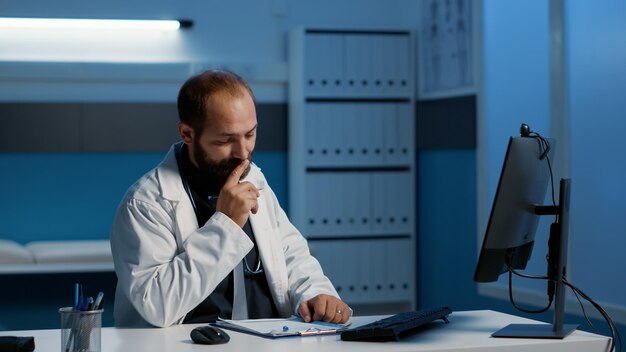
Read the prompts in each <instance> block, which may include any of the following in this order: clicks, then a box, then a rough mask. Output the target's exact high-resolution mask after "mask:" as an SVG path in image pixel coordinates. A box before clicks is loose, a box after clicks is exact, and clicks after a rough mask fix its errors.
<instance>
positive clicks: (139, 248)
mask: <svg viewBox="0 0 626 352" xmlns="http://www.w3.org/2000/svg"><path fill="white" fill-rule="evenodd" d="M246 181H249V182H251V183H252V184H254V185H255V186H257V188H259V189H260V194H261V195H260V197H259V199H258V201H259V209H258V212H257V214H251V215H250V224H251V226H252V230H253V231H254V235H255V239H256V242H257V246H258V249H259V254H260V256H261V260H262V262H263V267H264V269H265V275H266V277H267V281H268V284H269V287H270V291H271V294H272V298H273V299H274V303H275V304H276V307H277V308H278V312H279V314H280V315H281V316H282V317H287V316H290V315H293V314H297V308H298V306H299V305H300V303H302V302H303V301H305V300H308V299H311V298H313V297H315V296H317V295H319V294H328V295H332V296H335V297H338V295H337V292H336V291H335V289H334V287H333V285H332V284H331V282H330V280H328V278H327V277H326V276H324V274H323V272H322V269H321V267H320V265H319V263H318V261H317V260H316V259H315V258H314V257H313V256H311V255H310V253H309V249H308V246H307V243H306V240H305V239H304V237H302V235H301V234H300V232H298V230H297V229H296V228H295V227H294V226H293V225H292V224H291V222H290V221H289V220H288V219H287V216H286V214H285V212H284V211H283V209H282V208H281V207H280V205H279V204H278V200H277V199H276V196H275V195H274V193H273V192H272V190H271V189H270V187H269V186H268V185H267V182H266V180H265V177H264V176H263V174H262V173H261V170H260V169H259V168H258V167H257V166H256V165H254V164H253V165H252V168H251V170H250V173H249V174H248V176H247V177H246ZM252 248H253V243H252V241H250V239H249V238H248V236H247V235H246V234H245V232H244V231H243V230H242V229H241V228H240V227H239V226H238V225H237V224H236V223H235V222H233V221H232V220H231V219H230V218H229V217H227V216H226V215H224V214H223V213H220V212H216V213H215V214H214V215H213V216H212V217H211V218H210V219H209V220H208V221H207V222H206V224H204V226H202V227H198V222H197V220H196V215H195V213H194V209H193V206H192V204H191V201H190V200H189V197H188V196H187V194H186V193H185V190H184V188H183V184H182V181H181V177H180V175H179V172H178V166H177V163H176V156H175V152H174V146H172V148H170V150H169V152H168V153H167V155H166V156H165V159H164V160H163V161H162V162H161V164H159V165H158V166H157V167H156V168H155V169H153V170H152V171H150V172H148V173H147V174H145V175H144V176H143V177H142V178H141V179H139V180H138V181H137V182H136V183H135V184H134V185H133V186H131V187H130V189H129V190H128V191H127V193H126V195H125V196H124V198H123V200H122V202H121V204H120V206H119V207H118V209H117V213H116V216H115V220H114V222H113V227H112V230H111V250H112V252H113V261H114V264H115V272H116V273H117V278H118V282H117V290H116V295H115V310H114V315H115V325H117V326H142V325H143V326H145V325H148V324H150V325H154V326H158V327H166V326H170V325H173V324H180V323H182V321H183V319H184V317H185V315H186V314H187V312H189V311H190V310H192V309H193V308H195V307H196V306H197V305H198V304H199V303H201V302H202V301H203V300H204V299H205V298H207V297H208V296H209V294H210V293H211V292H212V291H213V290H214V289H215V287H216V286H217V285H218V284H219V283H220V282H221V281H222V280H223V279H224V278H225V277H226V276H227V275H228V274H229V273H230V272H231V271H232V270H233V268H235V266H237V265H238V264H239V263H240V262H241V260H242V259H243V257H244V256H245V255H246V254H247V253H248V252H249V251H250V250H251V249H252Z"/></svg>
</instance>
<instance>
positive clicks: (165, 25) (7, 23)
mask: <svg viewBox="0 0 626 352" xmlns="http://www.w3.org/2000/svg"><path fill="white" fill-rule="evenodd" d="M192 26H193V22H192V21H190V20H111V19H108V20H105V19H78V18H22V17H0V28H23V29H33V28H41V29H51V28H59V29H126V30H128V29H130V30H160V31H176V30H178V29H188V28H191V27H192Z"/></svg>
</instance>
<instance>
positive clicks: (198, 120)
mask: <svg viewBox="0 0 626 352" xmlns="http://www.w3.org/2000/svg"><path fill="white" fill-rule="evenodd" d="M241 88H244V89H246V90H247V91H248V93H250V97H252V100H253V101H254V102H255V103H256V99H255V97H254V94H253V93H252V90H251V89H250V87H249V86H248V83H246V81H245V80H244V79H243V78H241V77H240V76H239V75H237V74H236V73H234V72H231V71H228V70H208V71H205V72H203V73H201V74H199V75H196V76H193V77H191V78H189V79H188V80H187V81H186V82H185V83H184V84H183V86H182V87H181V88H180V91H179V92H178V102H177V106H178V118H179V119H180V121H181V122H184V123H186V124H188V125H189V126H191V128H193V130H194V132H195V133H196V134H198V135H200V134H201V133H202V130H203V128H204V123H205V120H206V118H207V112H208V111H209V110H210V109H209V106H208V104H209V98H210V97H211V96H213V95H214V94H216V93H220V92H226V93H228V94H230V95H231V96H233V97H240V96H241Z"/></svg>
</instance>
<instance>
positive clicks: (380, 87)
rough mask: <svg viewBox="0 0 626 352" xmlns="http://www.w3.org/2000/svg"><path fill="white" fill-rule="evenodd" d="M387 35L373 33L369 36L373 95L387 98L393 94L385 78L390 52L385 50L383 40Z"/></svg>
mask: <svg viewBox="0 0 626 352" xmlns="http://www.w3.org/2000/svg"><path fill="white" fill-rule="evenodd" d="M385 38H386V36H384V35H371V36H369V45H370V48H371V50H370V58H371V67H370V77H371V78H370V80H371V85H370V86H371V95H372V96H374V97H383V98H387V97H390V96H392V95H391V94H390V93H389V91H388V90H387V86H386V79H385V66H386V65H387V62H386V60H385V59H386V57H387V55H388V53H386V52H385V50H383V49H384V46H383V41H384V40H385Z"/></svg>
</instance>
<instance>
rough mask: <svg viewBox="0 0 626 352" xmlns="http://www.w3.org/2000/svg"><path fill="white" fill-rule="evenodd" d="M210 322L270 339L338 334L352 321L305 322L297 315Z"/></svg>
mask: <svg viewBox="0 0 626 352" xmlns="http://www.w3.org/2000/svg"><path fill="white" fill-rule="evenodd" d="M209 324H210V325H213V326H217V327H220V328H224V329H228V330H233V331H237V332H242V333H245V334H250V335H255V336H260V337H264V338H268V339H276V338H281V337H297V336H300V337H302V336H319V335H332V334H338V333H340V332H342V331H343V330H346V329H347V328H348V327H349V326H350V323H348V324H332V323H326V322H323V321H315V322H311V323H305V322H304V321H303V320H302V318H300V317H295V316H294V317H291V318H288V319H248V320H228V319H221V318H220V319H218V320H216V321H214V322H211V323H209Z"/></svg>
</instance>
